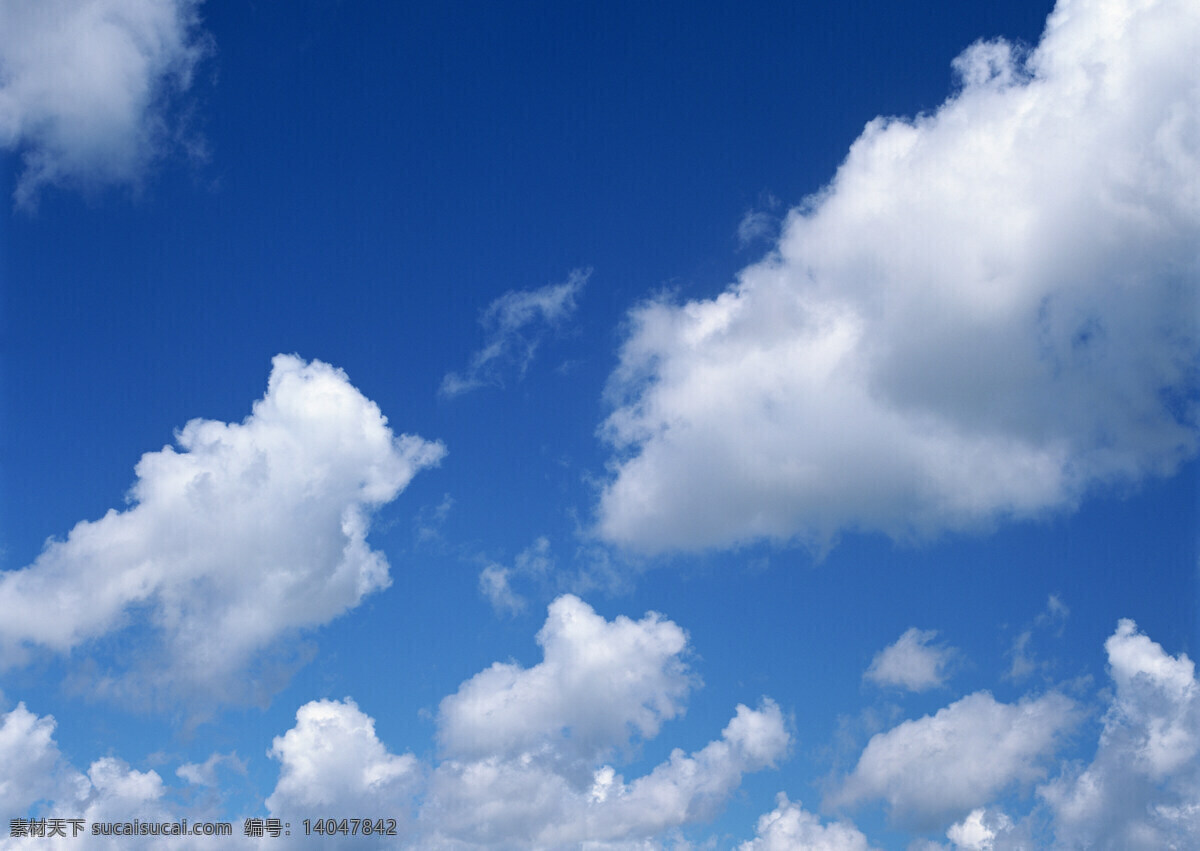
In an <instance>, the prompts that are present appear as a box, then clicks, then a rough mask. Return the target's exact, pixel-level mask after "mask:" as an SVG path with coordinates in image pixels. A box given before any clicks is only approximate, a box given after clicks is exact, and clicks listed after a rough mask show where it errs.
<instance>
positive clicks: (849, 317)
mask: <svg viewBox="0 0 1200 851" xmlns="http://www.w3.org/2000/svg"><path fill="white" fill-rule="evenodd" d="M1198 51H1200V7H1198V6H1197V5H1196V4H1195V3H1194V2H1192V0H1112V2H1093V1H1092V0H1063V2H1061V3H1060V4H1059V6H1058V7H1057V9H1056V10H1055V12H1054V13H1053V15H1052V16H1051V17H1050V19H1049V21H1048V24H1047V29H1046V32H1045V35H1044V37H1043V39H1042V41H1041V43H1040V45H1039V46H1038V47H1037V48H1036V50H1034V51H1033V52H1032V53H1031V54H1029V56H1028V57H1027V58H1025V59H1024V60H1022V59H1021V58H1020V57H1018V56H1017V52H1016V51H1014V50H1013V49H1012V48H1011V47H1010V46H1009V45H1007V44H1006V43H1004V42H995V43H980V44H976V45H974V46H973V47H971V48H970V49H968V50H967V51H966V52H965V53H964V54H963V55H962V56H960V57H959V59H958V60H956V62H955V68H956V69H957V71H958V73H959V74H960V76H961V78H962V81H963V85H962V89H961V91H959V92H958V93H956V94H955V95H953V96H952V97H951V98H949V99H948V100H947V101H946V102H945V103H944V104H943V105H942V106H941V108H939V109H938V110H936V111H934V112H933V113H930V114H927V115H922V116H919V117H917V118H915V119H912V120H902V119H883V118H880V119H876V120H874V121H872V122H870V123H869V124H868V125H867V127H866V129H865V130H864V132H863V134H862V136H861V137H860V138H859V139H858V140H857V141H856V142H855V143H854V145H853V146H852V148H851V149H850V152H849V155H848V157H847V158H846V160H845V162H844V163H843V164H842V166H841V167H840V168H839V170H838V172H837V174H836V176H835V177H834V179H833V181H832V182H831V183H830V184H829V186H828V187H826V188H825V190H823V191H822V192H821V193H819V194H818V195H817V196H815V197H813V198H812V199H810V200H809V201H808V202H807V203H806V204H805V205H803V206H802V207H799V208H797V209H795V210H793V211H792V212H791V214H790V216H789V219H788V222H787V224H786V226H785V229H784V233H783V235H782V236H781V238H780V240H779V243H778V246H777V249H776V250H775V251H774V252H772V253H771V254H770V255H768V256H767V257H766V258H764V259H763V260H762V261H761V262H759V263H757V264H755V265H752V266H750V267H748V268H746V269H744V270H743V271H742V272H741V273H740V275H739V276H738V280H737V283H736V284H735V285H733V286H731V287H730V288H729V289H728V290H727V291H726V292H724V293H723V294H722V295H720V296H718V297H716V298H714V299H711V300H702V301H693V302H688V303H686V304H682V305H676V304H673V303H670V302H669V301H667V300H656V301H652V302H649V303H647V304H643V305H642V306H640V307H638V308H636V309H635V310H634V311H633V312H632V315H631V319H630V324H631V332H630V334H629V337H628V339H627V340H626V341H625V343H624V345H623V347H622V349H621V352H620V363H619V365H618V368H617V369H616V371H615V372H614V374H613V376H612V377H611V380H610V385H609V388H608V397H609V399H610V401H611V404H612V405H613V410H612V413H611V414H610V416H609V417H608V418H607V420H606V421H605V422H604V424H603V426H602V429H601V433H602V435H603V437H604V438H605V439H606V440H607V441H608V442H609V443H610V444H611V445H612V446H613V447H614V450H615V452H616V456H615V457H614V459H613V462H612V465H613V477H612V478H611V480H610V481H609V482H608V483H607V485H606V487H605V488H604V490H603V493H602V494H601V497H600V502H599V506H598V514H597V531H598V533H599V534H600V535H601V536H602V537H603V538H605V539H606V540H608V541H610V542H615V543H617V544H620V545H624V546H628V547H632V548H636V549H640V550H643V551H650V552H653V551H661V550H668V549H683V550H699V549H703V548H707V547H724V546H730V545H734V544H736V543H738V542H742V541H748V540H754V539H761V538H770V539H776V540H798V541H802V542H806V543H808V544H810V545H811V546H814V547H816V548H818V549H820V548H822V547H826V546H829V545H830V544H831V543H832V542H833V541H834V539H835V538H836V536H837V535H838V533H839V532H842V531H846V530H867V531H881V532H884V533H886V534H889V535H892V536H894V537H896V538H901V539H904V538H912V537H920V536H926V535H932V534H936V533H938V532H940V531H943V530H946V529H971V528H977V527H981V526H986V525H987V524H989V523H992V522H995V521H997V520H1002V519H1005V518H1010V517H1028V516H1034V515H1039V514H1041V513H1044V512H1046V511H1050V510H1060V509H1069V508H1071V507H1072V506H1074V505H1075V504H1076V503H1077V502H1078V500H1079V499H1080V498H1082V497H1083V496H1084V495H1085V494H1086V493H1087V492H1088V490H1089V489H1090V488H1093V487H1097V486H1101V485H1104V484H1106V483H1112V482H1136V481H1138V480H1140V479H1142V478H1143V477H1145V476H1152V475H1163V474H1168V473H1170V472H1171V471H1172V470H1173V469H1175V468H1176V466H1177V465H1178V464H1179V463H1180V461H1181V460H1182V459H1185V458H1188V457H1190V456H1192V455H1193V454H1194V453H1195V451H1196V448H1197V420H1198V417H1200V406H1198V405H1197V403H1196V389H1197V388H1196V367H1195V364H1196V361H1197V356H1198V354H1200V344H1198V334H1197V328H1196V319H1195V317H1196V312H1195V304H1196V282H1197V277H1198V275H1200V260H1198V259H1197V255H1196V251H1195V246H1196V244H1197V242H1200V156H1198V153H1197V152H1198V151H1200V144H1198V143H1197V140H1198V139H1200V88H1198V87H1197V86H1196V84H1195V74H1194V73H1193V65H1194V62H1193V61H1192V60H1193V58H1194V57H1195V55H1196V54H1197V52H1198Z"/></svg>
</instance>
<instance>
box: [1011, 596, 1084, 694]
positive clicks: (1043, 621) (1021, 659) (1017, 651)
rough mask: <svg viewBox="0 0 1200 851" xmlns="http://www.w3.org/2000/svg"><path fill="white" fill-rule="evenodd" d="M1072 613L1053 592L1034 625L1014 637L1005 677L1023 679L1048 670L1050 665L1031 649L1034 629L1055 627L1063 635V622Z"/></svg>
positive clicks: (1043, 629) (1057, 632) (1047, 629)
mask: <svg viewBox="0 0 1200 851" xmlns="http://www.w3.org/2000/svg"><path fill="white" fill-rule="evenodd" d="M1070 614H1071V610H1070V609H1068V608H1067V606H1066V604H1065V603H1063V601H1062V600H1061V599H1059V597H1058V595H1057V594H1051V595H1050V596H1049V597H1048V598H1047V599H1046V608H1045V609H1044V610H1043V611H1042V612H1041V614H1039V615H1038V616H1037V617H1036V618H1035V619H1034V621H1033V625H1032V626H1029V627H1027V628H1025V629H1023V630H1021V632H1019V633H1017V637H1016V638H1014V639H1013V643H1012V648H1011V649H1010V650H1009V651H1008V655H1009V656H1011V657H1012V664H1011V665H1010V666H1009V669H1008V671H1007V672H1006V673H1005V677H1007V678H1008V679H1010V680H1021V679H1024V678H1025V677H1028V676H1029V675H1030V674H1032V673H1034V672H1035V671H1038V670H1047V669H1048V668H1049V667H1050V665H1049V664H1048V663H1045V662H1039V661H1038V659H1037V657H1036V656H1035V655H1034V653H1033V651H1032V650H1031V649H1030V648H1031V646H1032V644H1033V636H1034V631H1035V630H1037V631H1041V632H1045V631H1049V630H1050V629H1051V628H1053V629H1054V630H1055V633H1056V634H1058V635H1061V634H1062V627H1063V624H1064V623H1065V622H1066V620H1067V617H1068V616H1069V615H1070Z"/></svg>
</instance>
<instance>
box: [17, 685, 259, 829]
mask: <svg viewBox="0 0 1200 851" xmlns="http://www.w3.org/2000/svg"><path fill="white" fill-rule="evenodd" d="M54 728H55V722H54V719H53V718H52V717H50V716H48V715H47V716H41V717H39V716H37V715H34V714H33V713H31V712H29V711H28V710H27V709H26V708H25V706H24V705H23V704H19V705H18V706H17V707H16V709H14V710H12V711H11V712H9V713H7V714H6V715H4V716H0V766H3V776H2V777H0V808H3V811H4V812H5V813H6V816H5V828H4V835H3V836H2V837H0V849H5V851H15V849H35V848H46V847H63V848H65V847H71V848H75V847H83V848H111V849H126V848H152V847H157V844H156V843H158V842H159V840H158V839H157V837H151V836H134V837H128V836H119V837H118V836H92V834H91V829H92V825H93V824H95V823H97V822H121V823H127V822H132V821H134V820H135V819H136V820H138V821H141V822H144V823H150V822H154V823H158V824H161V823H163V822H170V823H175V822H178V821H179V820H180V819H181V818H183V817H185V816H184V815H183V814H180V813H178V812H175V811H174V810H173V808H172V807H171V806H170V803H169V802H168V800H167V797H166V796H167V792H168V790H167V788H166V787H165V786H164V784H163V782H162V777H160V776H159V774H158V772H156V771H138V770H136V769H134V768H131V767H130V766H129V765H128V764H127V763H125V762H124V761H123V760H121V759H118V758H117V757H114V756H105V757H101V758H100V759H97V760H95V761H94V762H92V764H91V765H90V766H89V767H88V770H87V772H86V773H84V772H80V771H78V770H76V769H75V768H74V767H72V766H71V765H70V764H69V763H68V762H67V761H66V760H65V759H64V758H63V756H62V755H61V753H60V752H59V749H58V744H57V743H56V742H55V741H54V738H53V734H54ZM186 817H188V818H190V819H191V820H192V821H193V822H195V821H202V820H210V819H211V820H215V817H213V816H212V814H211V813H209V812H207V811H205V810H197V809H196V808H193V809H192V811H191V812H189V813H187V814H186ZM29 818H46V819H54V818H57V819H63V820H66V819H80V820H81V824H80V827H81V828H82V832H81V833H78V835H76V829H75V827H73V826H72V825H71V824H70V823H68V822H65V821H64V824H63V825H62V829H63V831H64V832H65V834H66V837H67V838H66V839H63V840H61V841H59V842H56V841H55V840H54V839H53V838H44V837H43V838H37V837H27V836H20V835H15V834H14V832H13V829H12V828H13V825H12V824H11V822H10V820H11V819H29ZM235 839H236V838H235ZM211 842H212V838H211V837H203V838H202V840H201V841H199V842H195V843H193V841H192V840H191V838H190V837H178V838H177V839H176V841H175V842H174V844H175V846H176V847H179V848H195V847H199V846H201V845H205V844H210V843H211Z"/></svg>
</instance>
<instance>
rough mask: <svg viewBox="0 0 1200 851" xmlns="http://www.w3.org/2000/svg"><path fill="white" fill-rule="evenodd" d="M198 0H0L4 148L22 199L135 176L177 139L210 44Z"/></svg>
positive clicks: (1, 136) (0, 107)
mask: <svg viewBox="0 0 1200 851" xmlns="http://www.w3.org/2000/svg"><path fill="white" fill-rule="evenodd" d="M199 5H200V3H199V0H38V2H35V3H29V2H24V0H3V2H0V147H4V148H8V149H9V150H13V151H18V152H20V153H21V154H22V158H23V161H24V169H23V171H22V172H21V175H20V177H19V179H18V182H17V187H16V192H15V197H16V201H17V203H18V204H19V205H30V204H32V203H34V201H35V199H36V196H37V193H38V191H39V190H40V189H41V188H42V187H44V186H47V185H56V184H57V185H68V186H82V187H85V188H90V187H96V186H102V185H105V184H137V183H138V182H139V181H140V179H141V178H142V176H143V174H144V172H145V170H146V168H147V167H148V166H149V165H150V164H151V163H153V162H154V161H155V160H156V159H157V158H159V157H160V156H161V155H162V154H163V153H164V152H165V151H166V150H168V149H169V148H170V147H172V146H173V145H175V144H176V143H178V142H179V141H180V139H179V138H178V136H177V130H176V129H175V128H173V127H172V122H171V120H170V119H169V115H170V104H171V101H172V99H173V98H174V97H176V96H177V95H178V94H179V93H180V92H182V91H185V90H186V89H187V88H188V87H189V86H190V84H191V79H192V74H193V72H194V70H195V68H196V65H197V63H198V62H199V61H200V59H201V58H202V57H203V55H204V54H205V52H206V51H207V49H208V48H207V43H206V41H205V38H204V36H203V35H202V34H201V33H200V30H199V27H198V14H197V8H198V6H199Z"/></svg>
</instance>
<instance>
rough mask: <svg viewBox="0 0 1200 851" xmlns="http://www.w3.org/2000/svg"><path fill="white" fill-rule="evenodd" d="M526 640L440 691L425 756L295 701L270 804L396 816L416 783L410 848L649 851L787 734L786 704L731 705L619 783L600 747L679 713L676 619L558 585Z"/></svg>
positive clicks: (337, 705)
mask: <svg viewBox="0 0 1200 851" xmlns="http://www.w3.org/2000/svg"><path fill="white" fill-rule="evenodd" d="M539 641H540V642H541V644H542V646H543V648H544V650H545V654H546V659H545V661H544V662H542V663H540V664H539V665H537V666H534V667H533V668H530V669H527V670H520V669H516V668H515V667H514V666H511V665H496V666H493V667H492V668H490V669H488V670H486V671H484V672H482V673H481V674H479V675H477V676H476V677H474V678H472V679H470V680H468V681H467V682H465V683H463V685H462V687H461V688H460V689H459V690H458V691H457V692H456V693H455V694H454V695H451V696H449V697H447V698H446V699H445V700H444V701H443V702H442V704H441V707H440V710H439V713H438V718H437V723H438V729H439V738H440V741H441V743H442V748H443V750H444V752H445V753H444V758H443V759H441V760H440V761H439V762H437V763H436V764H430V765H427V766H420V765H418V764H417V762H416V760H415V759H414V758H413V757H412V756H411V755H404V756H396V755H393V754H392V753H391V752H390V751H388V749H387V748H386V746H385V745H384V744H383V743H382V742H381V741H380V740H379V739H378V738H377V736H376V734H375V729H374V724H373V722H372V720H371V719H370V718H369V717H368V716H366V715H365V714H363V713H362V711H360V710H359V709H358V708H357V707H356V706H355V705H354V704H353V702H351V701H349V700H347V701H345V702H337V701H316V702H313V703H310V704H307V705H306V706H304V707H302V708H301V710H300V711H299V712H298V713H297V716H296V720H297V723H296V726H295V727H294V728H293V729H292V730H290V731H288V732H287V733H286V734H285V735H283V736H281V737H279V738H277V739H276V740H275V744H274V747H273V748H272V750H271V754H272V756H274V757H275V758H277V759H278V760H279V761H280V763H281V765H282V769H281V773H280V779H279V784H278V785H277V786H276V789H275V792H274V794H273V795H272V796H271V797H270V798H269V799H268V800H267V804H268V806H269V808H270V810H271V811H272V812H273V813H277V814H279V815H280V816H285V815H287V814H288V813H298V812H301V811H311V810H313V809H314V808H316V809H324V810H328V811H330V812H332V811H334V810H337V809H338V808H339V807H340V808H341V809H342V810H347V811H348V810H355V811H358V810H363V809H364V806H365V804H366V803H368V802H369V803H370V804H371V806H373V807H375V808H376V810H377V811H379V812H404V811H406V810H408V809H409V808H410V806H412V805H413V801H414V795H415V797H416V806H417V808H418V816H417V818H416V819H415V821H412V822H409V823H408V824H405V825H403V827H402V829H403V830H404V831H405V832H407V833H408V834H409V836H410V839H411V841H412V842H413V843H414V844H415V845H417V846H418V847H422V848H438V847H449V848H531V847H532V848H579V847H583V846H585V845H586V846H587V847H596V848H600V847H609V846H611V847H631V848H632V847H646V848H649V847H655V846H654V844H653V843H655V842H657V841H658V840H659V839H660V838H662V837H663V836H665V835H669V834H670V833H671V832H672V831H674V830H676V829H678V828H680V827H682V826H685V825H687V824H691V823H693V822H696V821H702V820H705V819H709V818H712V817H713V816H714V815H716V814H717V812H719V810H720V808H721V807H722V806H723V805H724V803H725V801H726V800H727V799H728V797H729V795H730V794H731V793H732V792H733V791H734V790H735V789H736V788H737V786H738V784H739V783H740V781H741V777H742V775H743V774H744V773H746V772H749V771H756V770H759V769H762V768H764V767H767V766H769V765H773V764H774V763H775V762H776V760H778V759H779V758H780V757H782V756H783V755H784V754H785V753H786V751H787V748H788V746H789V744H790V735H789V733H788V732H787V729H786V723H785V721H784V718H783V713H782V712H781V711H780V709H779V707H778V706H776V705H775V704H774V703H772V702H770V701H769V700H764V701H763V703H762V704H761V706H760V707H759V708H757V709H750V708H748V707H746V706H738V707H737V708H736V712H735V715H734V717H733V718H732V719H731V720H730V721H729V723H728V724H727V725H726V727H725V729H724V730H723V731H722V732H721V736H720V738H718V739H716V740H714V741H712V742H710V743H709V744H708V745H706V746H705V747H703V748H701V749H700V750H698V751H695V752H693V753H691V754H686V753H684V752H683V751H681V750H675V751H674V752H672V754H671V755H670V757H669V758H668V759H667V760H666V761H664V762H663V763H661V764H660V765H658V766H657V767H655V768H654V769H653V770H652V771H650V773H648V774H646V775H644V776H642V777H638V778H634V779H632V780H630V781H626V780H625V778H624V777H623V776H622V775H620V774H619V773H617V771H616V769H615V768H614V767H613V765H612V764H610V763H609V762H608V761H607V760H606V758H607V757H608V756H609V755H612V754H614V753H616V752H618V751H622V750H624V749H625V748H627V747H628V745H629V743H630V738H631V736H634V735H636V736H638V737H642V738H648V737H650V736H653V735H655V734H656V733H657V732H658V731H659V727H660V724H661V722H662V721H663V720H665V719H666V718H670V717H673V716H675V715H676V714H678V713H679V712H680V711H682V705H681V703H680V701H681V700H682V698H683V696H684V695H685V694H686V692H687V689H688V687H689V684H690V681H689V678H688V677H687V676H686V673H685V670H684V669H683V666H682V662H681V661H680V658H679V657H680V655H681V654H682V653H683V651H684V648H685V644H686V638H685V636H684V634H683V632H682V630H680V629H679V627H677V626H676V625H675V624H673V623H671V622H669V621H665V620H663V619H662V618H660V617H659V616H657V615H648V616H647V617H645V618H644V619H642V620H641V621H637V622H634V621H631V620H629V619H626V618H618V619H616V620H614V621H606V620H605V619H604V618H602V617H600V616H598V615H596V614H595V613H594V612H593V611H592V610H591V609H590V608H589V607H588V606H587V605H586V604H584V603H582V602H581V601H579V600H577V599H575V598H572V597H563V598H560V599H558V600H556V601H555V602H554V603H553V604H552V605H551V607H550V614H549V617H548V618H547V622H546V626H545V627H544V628H543V630H542V631H541V633H539ZM426 776H427V782H426V781H425V779H424V778H425V777H426ZM368 809H369V808H368ZM293 820H294V819H293Z"/></svg>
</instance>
